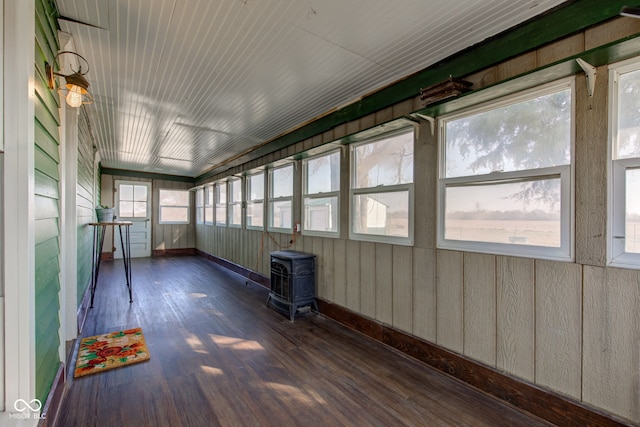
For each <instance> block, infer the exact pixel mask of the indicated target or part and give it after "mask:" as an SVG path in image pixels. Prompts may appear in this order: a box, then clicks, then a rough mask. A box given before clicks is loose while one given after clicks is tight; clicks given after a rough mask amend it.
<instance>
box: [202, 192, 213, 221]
mask: <svg viewBox="0 0 640 427" xmlns="http://www.w3.org/2000/svg"><path fill="white" fill-rule="evenodd" d="M207 211H209V215H207ZM204 223H205V225H214V224H215V189H214V185H213V184H208V185H205V187H204Z"/></svg>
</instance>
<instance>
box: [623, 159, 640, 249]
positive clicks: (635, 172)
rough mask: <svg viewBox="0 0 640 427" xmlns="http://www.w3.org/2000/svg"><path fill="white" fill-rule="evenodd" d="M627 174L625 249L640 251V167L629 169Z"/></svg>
mask: <svg viewBox="0 0 640 427" xmlns="http://www.w3.org/2000/svg"><path fill="white" fill-rule="evenodd" d="M625 175H626V176H625V189H626V193H627V194H626V204H627V206H626V209H625V251H626V252H633V253H640V197H638V195H639V194H640V169H627V170H626V173H625Z"/></svg>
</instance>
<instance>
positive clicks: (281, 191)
mask: <svg viewBox="0 0 640 427" xmlns="http://www.w3.org/2000/svg"><path fill="white" fill-rule="evenodd" d="M271 184H272V186H271V187H272V188H271V197H291V196H292V195H293V165H289V166H285V167H282V168H278V169H272V170H271Z"/></svg>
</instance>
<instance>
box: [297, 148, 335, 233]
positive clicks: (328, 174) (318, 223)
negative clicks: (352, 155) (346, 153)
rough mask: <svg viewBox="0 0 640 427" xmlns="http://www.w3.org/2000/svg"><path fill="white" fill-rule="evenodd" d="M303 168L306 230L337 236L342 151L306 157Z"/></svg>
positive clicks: (303, 220)
mask: <svg viewBox="0 0 640 427" xmlns="http://www.w3.org/2000/svg"><path fill="white" fill-rule="evenodd" d="M302 170H303V183H302V193H303V194H302V200H303V202H302V203H303V207H302V209H303V217H302V232H303V233H304V234H317V235H329V236H337V234H338V231H339V230H338V225H339V216H338V206H339V194H340V151H333V152H331V153H328V154H322V155H320V156H316V157H311V158H308V159H305V160H304V161H303V163H302Z"/></svg>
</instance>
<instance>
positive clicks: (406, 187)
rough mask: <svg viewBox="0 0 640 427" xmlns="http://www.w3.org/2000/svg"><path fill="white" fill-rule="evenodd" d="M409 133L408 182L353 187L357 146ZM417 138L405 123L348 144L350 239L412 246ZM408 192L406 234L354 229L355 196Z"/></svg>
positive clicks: (415, 132)
mask: <svg viewBox="0 0 640 427" xmlns="http://www.w3.org/2000/svg"><path fill="white" fill-rule="evenodd" d="M409 132H410V133H411V134H412V136H413V149H414V150H413V160H412V164H413V171H412V178H411V182H410V183H404V184H394V185H378V186H375V187H362V188H355V185H356V176H355V171H356V170H357V169H356V155H355V150H356V148H357V147H359V146H362V145H366V144H371V143H374V142H377V141H380V140H383V139H387V138H391V137H394V136H396V135H400V134H403V133H409ZM416 139H417V129H416V128H415V126H413V125H408V126H407V125H405V126H400V127H398V128H397V129H393V130H391V131H386V132H385V131H381V132H380V133H376V134H374V135H373V136H371V137H369V138H366V139H363V140H362V141H358V142H354V143H352V144H350V146H349V239H350V240H358V241H364V242H375V243H389V244H395V245H403V246H413V243H414V234H415V233H414V221H415V220H414V218H415V209H414V203H415V197H414V186H415V178H416V170H415V146H416ZM405 191H406V192H407V193H408V201H409V203H408V218H407V221H408V224H407V228H408V236H407V237H402V236H389V235H382V234H368V233H358V232H356V231H354V224H355V220H356V218H355V213H356V210H355V208H354V200H355V198H356V197H357V196H360V195H366V194H379V193H400V192H405Z"/></svg>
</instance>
